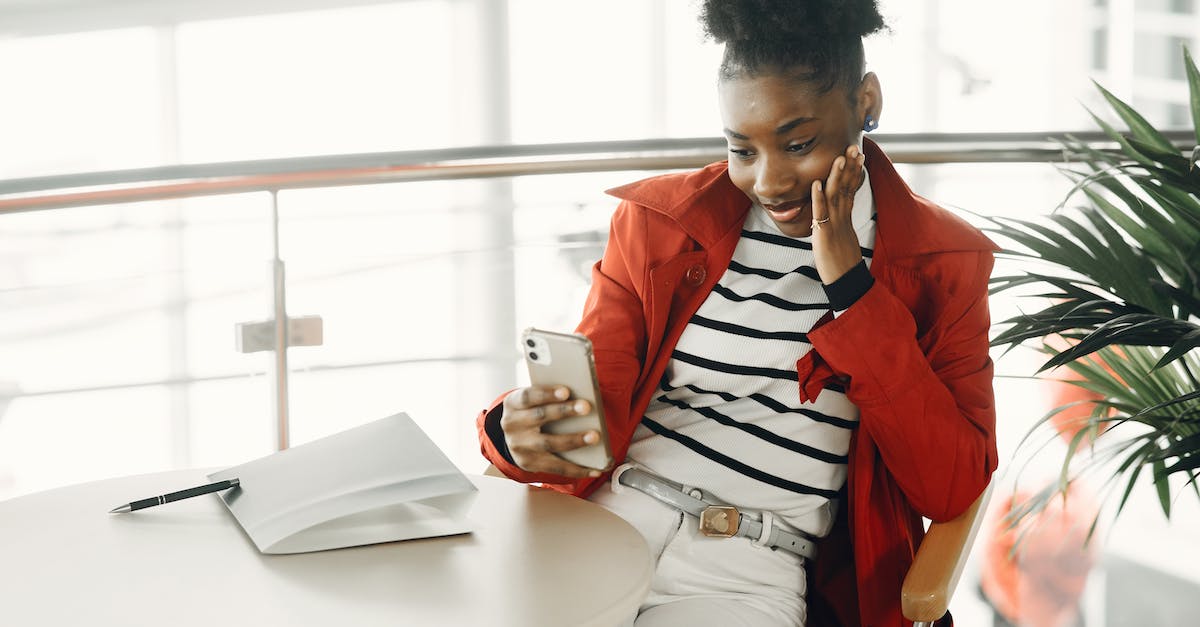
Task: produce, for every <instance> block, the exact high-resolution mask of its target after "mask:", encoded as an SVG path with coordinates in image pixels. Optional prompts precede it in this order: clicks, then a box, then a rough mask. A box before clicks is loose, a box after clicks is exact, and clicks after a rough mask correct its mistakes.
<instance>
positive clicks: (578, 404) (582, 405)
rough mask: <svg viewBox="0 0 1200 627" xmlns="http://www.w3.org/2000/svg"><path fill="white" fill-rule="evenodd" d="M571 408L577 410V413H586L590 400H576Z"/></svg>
mask: <svg viewBox="0 0 1200 627" xmlns="http://www.w3.org/2000/svg"><path fill="white" fill-rule="evenodd" d="M571 409H573V410H575V413H577V414H586V413H587V410H588V402H587V401H585V400H582V399H581V400H578V401H575V403H574V404H573V405H571Z"/></svg>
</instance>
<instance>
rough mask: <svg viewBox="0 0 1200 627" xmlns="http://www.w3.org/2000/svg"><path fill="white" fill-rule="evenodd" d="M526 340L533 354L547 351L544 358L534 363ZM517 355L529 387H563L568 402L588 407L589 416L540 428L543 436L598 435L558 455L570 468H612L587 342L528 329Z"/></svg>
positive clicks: (564, 335) (560, 334)
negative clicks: (577, 401)
mask: <svg viewBox="0 0 1200 627" xmlns="http://www.w3.org/2000/svg"><path fill="white" fill-rule="evenodd" d="M530 340H533V341H534V344H536V346H537V350H543V351H544V350H548V354H539V355H538V356H537V357H538V358H537V360H535V359H534V358H533V357H532V355H531V353H532V352H534V347H533V346H530ZM521 354H522V356H523V357H524V359H525V365H526V367H527V368H528V370H529V381H530V383H532V384H534V385H565V386H567V388H568V389H570V390H571V398H573V399H576V398H582V399H584V400H586V401H588V403H590V404H591V406H592V412H591V413H589V414H586V415H583V416H571V417H570V418H563V419H561V420H554V421H551V422H548V423H546V425H545V426H544V427H542V430H543V431H544V432H546V433H556V434H557V433H578V432H580V431H588V430H595V431H597V432H599V433H600V441H599V442H597V443H596V444H592V445H590V446H584V447H581V448H577V449H575V450H572V451H565V452H562V453H558V455H559V456H561V457H562V458H563V459H566V460H567V461H569V462H571V463H573V464H578V465H580V466H584V467H587V468H595V469H597V470H603V469H606V468H608V466H609V465H610V464H612V450H611V449H610V448H609V442H608V429H607V428H606V427H605V423H604V402H603V399H602V398H601V396H600V387H599V384H598V383H597V380H596V363H595V360H594V359H593V356H592V342H591V340H589V339H588V338H587V337H585V336H583V335H580V334H577V333H555V332H553V331H544V330H541V329H535V328H532V327H531V328H528V329H525V330H524V331H523V332H522V333H521Z"/></svg>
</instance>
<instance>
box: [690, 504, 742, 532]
mask: <svg viewBox="0 0 1200 627" xmlns="http://www.w3.org/2000/svg"><path fill="white" fill-rule="evenodd" d="M740 518H741V515H740V514H738V511H737V508H736V507H725V506H721V505H710V506H708V507H706V508H704V511H702V512H700V533H701V534H703V535H706V536H708V537H710V538H732V537H733V536H735V535H737V530H738V520H739V519H740Z"/></svg>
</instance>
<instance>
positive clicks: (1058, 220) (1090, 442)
mask: <svg viewBox="0 0 1200 627" xmlns="http://www.w3.org/2000/svg"><path fill="white" fill-rule="evenodd" d="M1183 55H1184V64H1185V66H1186V68H1187V70H1186V71H1187V80H1188V85H1189V89H1190V97H1191V114H1192V122H1193V127H1194V134H1195V136H1196V137H1195V139H1196V142H1197V144H1200V72H1197V69H1196V64H1195V62H1194V61H1193V60H1192V57H1191V55H1190V54H1189V53H1188V51H1187V50H1186V49H1185V50H1184V51H1183ZM1097 88H1098V89H1099V90H1100V93H1101V94H1102V95H1103V96H1104V99H1105V100H1106V101H1107V103H1108V104H1109V105H1110V106H1111V108H1112V110H1113V112H1114V113H1115V114H1116V116H1117V117H1118V118H1119V119H1120V120H1121V121H1122V122H1123V124H1124V126H1125V127H1126V129H1125V130H1118V128H1116V127H1114V126H1113V125H1111V124H1109V123H1107V122H1105V121H1104V120H1103V119H1101V118H1100V117H1099V116H1096V115H1095V114H1093V115H1092V117H1093V118H1094V119H1095V121H1096V123H1097V124H1098V125H1099V126H1100V128H1101V129H1103V130H1104V132H1105V133H1106V134H1107V135H1108V137H1110V138H1111V139H1112V141H1113V142H1115V143H1116V145H1117V149H1116V150H1112V151H1101V150H1098V149H1095V148H1093V147H1091V146H1089V145H1087V144H1085V143H1083V142H1081V141H1078V140H1077V139H1076V138H1074V137H1070V136H1068V137H1066V138H1065V139H1063V140H1061V144H1062V146H1063V149H1064V152H1065V156H1066V161H1067V163H1068V164H1069V165H1066V166H1062V168H1061V169H1062V171H1063V172H1064V173H1065V174H1066V175H1067V176H1069V177H1071V178H1072V179H1073V180H1074V181H1075V185H1074V187H1073V189H1072V190H1071V191H1070V192H1069V193H1068V194H1067V196H1066V198H1065V199H1064V200H1063V202H1062V203H1061V204H1060V206H1059V207H1058V208H1057V209H1056V210H1055V211H1054V212H1052V213H1051V214H1050V215H1049V216H1047V217H1046V218H1044V219H1040V220H1028V221H1025V220H1015V219H1009V218H1004V217H993V218H988V219H987V220H988V222H989V224H988V226H987V229H986V230H988V231H989V232H991V233H992V234H993V235H994V236H996V237H997V239H998V240H999V241H1000V242H1002V245H1004V246H1005V250H1004V251H1003V252H1001V253H1000V257H1001V258H1002V259H1009V260H1015V261H1016V263H1017V264H1018V265H1019V266H1020V267H1021V268H1022V269H1021V270H1020V271H1018V272H1017V273H1016V274H1005V275H1004V276H996V277H994V278H993V279H992V290H991V291H992V293H993V294H996V293H1000V292H1006V291H1009V290H1014V291H1015V292H1018V293H1023V292H1028V291H1029V290H1031V289H1034V288H1035V287H1036V288H1037V293H1036V294H1033V296H1036V297H1039V298H1041V299H1045V300H1040V301H1037V302H1038V303H1039V306H1040V307H1041V308H1040V309H1038V310H1036V311H1033V312H1031V313H1022V314H1021V315H1018V316H1016V317H1013V318H1010V319H1008V320H1005V321H1004V322H1002V323H1000V324H1001V326H1002V327H1003V329H1002V331H1001V332H1000V333H999V334H998V335H997V336H996V337H995V339H994V340H993V342H992V344H993V345H994V346H1006V347H1008V350H1011V349H1012V348H1015V347H1017V346H1018V345H1022V344H1026V343H1028V342H1035V343H1039V344H1040V346H1039V349H1040V350H1041V351H1043V352H1044V353H1046V361H1045V363H1044V364H1043V365H1042V366H1041V368H1040V369H1039V370H1038V372H1039V373H1042V372H1046V371H1051V370H1054V369H1058V368H1066V369H1069V371H1070V372H1072V373H1073V376H1071V377H1070V378H1069V379H1068V380H1067V383H1069V384H1071V385H1075V386H1078V387H1080V388H1082V389H1083V390H1086V391H1087V392H1088V393H1089V396H1090V398H1089V399H1088V400H1084V401H1078V402H1076V403H1071V404H1067V405H1063V406H1061V407H1057V408H1055V409H1054V410H1052V411H1051V412H1050V413H1049V414H1047V415H1046V416H1044V417H1043V418H1042V419H1041V420H1040V421H1039V422H1038V424H1037V426H1035V427H1034V429H1033V430H1031V431H1030V434H1032V433H1033V432H1034V431H1037V430H1039V429H1044V428H1046V426H1047V425H1048V424H1049V423H1051V422H1052V420H1053V418H1054V417H1055V416H1056V415H1059V414H1061V413H1062V412H1066V411H1078V409H1079V408H1080V406H1081V405H1086V406H1087V407H1088V408H1089V409H1090V411H1088V412H1086V415H1085V416H1084V418H1083V419H1082V420H1080V421H1079V422H1078V423H1075V426H1074V427H1072V431H1073V433H1070V434H1068V435H1069V436H1070V438H1071V441H1070V445H1069V446H1068V447H1067V452H1066V453H1065V456H1064V458H1063V460H1062V472H1061V475H1060V480H1059V481H1057V482H1055V483H1053V484H1052V485H1050V486H1047V487H1046V488H1045V489H1043V490H1041V491H1040V492H1037V493H1036V494H1035V495H1034V496H1033V497H1031V498H1028V499H1026V500H1024V501H1023V502H1021V503H1018V504H1014V507H1013V510H1012V512H1011V516H1010V520H1014V521H1019V520H1021V519H1024V518H1026V517H1029V516H1033V515H1036V514H1038V513H1040V512H1042V511H1043V510H1044V509H1045V508H1046V506H1047V504H1048V503H1050V501H1051V500H1052V499H1054V498H1056V496H1059V495H1062V496H1063V497H1064V498H1065V495H1066V493H1067V492H1066V491H1067V487H1068V484H1069V483H1070V481H1071V480H1072V478H1073V477H1076V476H1078V475H1079V474H1080V473H1087V472H1100V470H1101V469H1106V470H1105V472H1106V473H1107V474H1104V475H1102V482H1101V498H1102V500H1105V501H1107V500H1108V499H1109V498H1112V497H1115V496H1116V495H1117V494H1119V500H1118V501H1117V505H1116V515H1119V514H1120V512H1121V510H1122V508H1123V507H1124V505H1125V503H1126V502H1127V500H1128V498H1129V495H1130V493H1131V491H1132V490H1133V488H1134V486H1135V485H1137V482H1138V481H1139V479H1142V478H1143V477H1146V478H1148V479H1149V481H1151V482H1152V483H1153V485H1154V486H1155V488H1156V489H1157V493H1158V496H1159V502H1160V503H1161V504H1162V509H1163V512H1164V514H1165V515H1166V516H1167V517H1168V518H1169V517H1170V515H1171V502H1172V500H1173V498H1175V496H1176V495H1178V494H1179V493H1180V491H1183V490H1187V491H1192V492H1194V493H1195V494H1196V496H1197V497H1198V498H1200V487H1198V486H1200V484H1198V482H1197V479H1198V478H1200V380H1198V379H1200V350H1197V349H1198V348H1200V164H1198V163H1197V161H1198V160H1200V145H1198V146H1197V147H1195V148H1193V149H1192V150H1191V151H1190V156H1189V155H1188V154H1187V153H1188V151H1186V150H1183V151H1181V149H1180V147H1179V146H1176V145H1174V144H1173V143H1172V142H1171V141H1169V140H1167V138H1166V137H1164V136H1163V134H1162V133H1160V132H1159V131H1158V130H1156V129H1155V128H1154V127H1153V126H1152V125H1151V124H1149V123H1148V122H1147V121H1146V120H1145V118H1144V117H1143V116H1141V115H1139V114H1138V112H1137V111H1135V110H1134V109H1133V108H1132V107H1130V106H1129V105H1127V104H1126V103H1124V102H1122V101H1121V100H1120V99H1118V98H1117V97H1115V96H1114V95H1113V94H1111V93H1109V92H1108V91H1107V90H1105V89H1104V88H1103V87H1101V86H1100V85H1099V84H1097ZM1077 199H1082V200H1084V201H1086V202H1083V203H1080V204H1078V205H1077V206H1072V203H1074V202H1075V201H1076V200H1077ZM998 274H1004V273H998ZM1005 352H1006V353H1007V352H1008V351H1007V350H1006V351H1005ZM1058 372H1062V371H1061V370H1059V371H1058ZM1029 442H1030V438H1029V435H1027V436H1026V440H1025V441H1023V443H1022V446H1027V445H1028V444H1029ZM1083 451H1086V452H1087V455H1083V454H1081V453H1082V452H1083ZM1143 480H1145V479H1143ZM1096 518H1097V519H1098V518H1099V514H1097V516H1096ZM1095 524H1096V520H1093V522H1092V530H1094V529H1095ZM1090 534H1091V532H1090V531H1089V535H1090Z"/></svg>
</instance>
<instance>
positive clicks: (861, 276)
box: [821, 259, 875, 313]
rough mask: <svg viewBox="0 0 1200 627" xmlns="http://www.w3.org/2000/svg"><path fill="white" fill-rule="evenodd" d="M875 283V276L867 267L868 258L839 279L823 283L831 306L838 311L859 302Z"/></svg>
mask: <svg viewBox="0 0 1200 627" xmlns="http://www.w3.org/2000/svg"><path fill="white" fill-rule="evenodd" d="M872 285H875V277H873V276H871V271H870V270H869V269H868V268H867V260H866V259H863V260H861V261H859V262H858V265H856V266H854V267H853V268H851V269H850V270H849V271H847V272H846V274H843V275H842V276H841V277H840V278H838V280H836V281H834V282H833V283H830V284H829V285H825V284H822V285H821V287H823V288H825V295H826V296H827V297H828V298H829V307H830V308H831V309H833V311H834V312H835V313H836V312H842V311H845V310H847V309H849V308H850V306H851V305H853V304H854V303H856V302H858V299H860V298H862V297H863V294H866V293H867V291H868V290H870V289H871V286H872Z"/></svg>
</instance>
